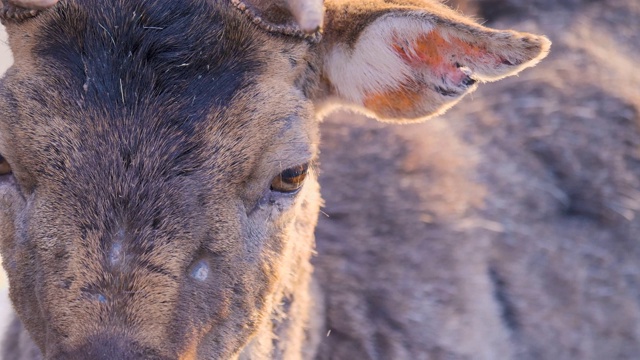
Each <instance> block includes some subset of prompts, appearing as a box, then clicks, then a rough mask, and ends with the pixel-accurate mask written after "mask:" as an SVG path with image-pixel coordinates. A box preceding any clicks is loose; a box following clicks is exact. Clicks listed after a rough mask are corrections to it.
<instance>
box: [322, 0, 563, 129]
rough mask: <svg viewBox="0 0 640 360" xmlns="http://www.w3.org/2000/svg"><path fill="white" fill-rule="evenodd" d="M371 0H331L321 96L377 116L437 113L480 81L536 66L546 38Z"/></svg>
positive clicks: (447, 12)
mask: <svg viewBox="0 0 640 360" xmlns="http://www.w3.org/2000/svg"><path fill="white" fill-rule="evenodd" d="M376 1H377V0H372V1H367V2H366V4H365V5H362V4H360V3H358V2H357V1H356V2H351V3H349V2H346V1H345V2H344V3H338V2H328V3H327V15H326V16H327V21H326V27H325V31H326V34H325V38H324V40H323V46H322V55H321V56H322V61H323V65H322V72H323V78H324V79H326V81H327V82H328V85H329V86H328V88H329V89H330V90H329V92H330V95H331V97H330V99H329V100H331V101H327V102H325V103H329V102H333V103H335V102H336V100H337V101H338V103H340V104H342V105H347V106H354V107H357V108H359V109H360V110H363V111H364V112H365V113H368V114H369V115H373V116H375V117H377V118H379V119H381V120H389V121H393V120H396V121H418V120H423V119H426V118H428V117H430V116H434V115H438V114H441V113H443V112H444V111H445V110H447V109H448V108H450V107H451V106H453V105H454V104H455V103H457V102H458V101H459V100H460V99H461V98H462V97H463V96H464V95H465V94H468V93H470V92H471V91H473V90H475V88H476V83H477V82H487V81H495V80H499V79H502V78H504V77H506V76H509V75H514V74H516V73H518V72H519V71H521V70H522V69H524V68H527V67H531V66H534V65H535V64H537V63H538V62H539V61H540V60H541V59H542V58H544V57H545V56H546V55H547V53H548V52H549V47H550V45H551V42H550V41H549V40H548V39H547V38H546V37H544V36H537V35H532V34H527V33H521V32H516V31H510V30H506V31H500V30H492V29H489V28H486V27H483V26H481V25H478V24H476V23H474V22H473V21H471V20H469V19H467V18H465V17H463V16H461V15H460V14H458V13H457V12H455V11H453V10H451V9H449V8H446V7H445V6H443V5H440V4H432V3H421V5H422V4H425V5H428V8H423V7H416V6H412V5H390V2H389V1H384V2H383V1H380V2H379V3H376ZM372 4H373V5H372ZM323 100H327V99H323ZM321 102H322V101H321Z"/></svg>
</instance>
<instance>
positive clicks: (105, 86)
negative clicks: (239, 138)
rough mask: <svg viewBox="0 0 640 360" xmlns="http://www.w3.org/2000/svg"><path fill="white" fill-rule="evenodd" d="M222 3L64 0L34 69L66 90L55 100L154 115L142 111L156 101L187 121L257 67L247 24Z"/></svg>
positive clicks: (220, 101) (225, 98) (220, 102)
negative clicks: (65, 0) (224, 8)
mask: <svg viewBox="0 0 640 360" xmlns="http://www.w3.org/2000/svg"><path fill="white" fill-rule="evenodd" d="M221 11H224V10H220V9H216V8H215V7H214V5H212V4H210V3H208V2H206V1H199V0H181V1H176V0H174V1H164V2H144V1H95V0H90V1H82V2H80V1H78V2H75V1H69V2H64V3H62V4H60V5H59V6H57V7H56V9H55V12H54V13H52V14H49V16H48V17H46V18H45V19H46V21H47V24H46V26H44V27H42V30H41V32H40V33H39V35H38V37H37V41H36V44H38V46H37V48H36V55H37V57H39V58H40V59H41V61H39V63H38V71H39V73H40V74H41V75H42V78H43V79H45V82H53V83H54V84H53V85H55V86H54V88H57V89H64V90H63V91H66V92H63V93H62V95H63V96H64V97H66V99H63V100H61V99H57V100H56V102H55V104H62V103H64V102H65V100H66V101H67V102H68V104H67V105H69V106H76V104H77V99H82V100H81V106H82V108H83V109H93V110H97V113H99V114H109V115H112V116H113V117H123V116H129V117H132V118H136V119H138V121H144V120H145V119H146V121H157V116H153V117H150V116H145V111H146V110H147V109H151V108H153V109H154V112H161V113H162V115H163V116H162V121H163V122H168V123H172V122H176V123H177V124H178V125H180V126H181V127H187V128H188V127H189V126H188V124H189V123H192V122H197V120H202V119H203V118H204V116H205V115H206V114H207V113H208V112H209V111H210V109H211V108H212V107H224V106H225V105H227V104H228V103H229V102H230V101H231V99H232V97H233V95H234V94H235V92H236V91H237V90H238V89H239V88H241V87H242V86H244V85H247V84H246V83H247V82H249V81H250V79H251V76H250V74H251V73H255V72H257V71H259V70H260V67H261V64H260V62H259V61H258V60H256V56H254V53H255V52H256V44H255V42H254V40H252V37H251V36H248V35H247V33H248V32H249V31H250V30H248V29H247V27H246V24H244V23H243V22H242V21H240V20H239V19H237V18H236V17H233V16H230V14H227V13H224V14H222V13H221ZM223 18H224V21H223ZM94 112H95V111H94ZM154 119H155V120H154ZM70 120H71V119H70ZM83 120H84V121H86V120H87V119H83ZM101 121H103V120H101ZM185 130H186V129H185Z"/></svg>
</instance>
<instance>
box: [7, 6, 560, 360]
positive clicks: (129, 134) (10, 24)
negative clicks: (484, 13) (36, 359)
mask: <svg viewBox="0 0 640 360" xmlns="http://www.w3.org/2000/svg"><path fill="white" fill-rule="evenodd" d="M3 4H4V6H5V8H4V10H3V22H4V24H5V25H6V27H7V30H8V32H9V38H10V45H11V48H12V51H13V54H14V57H15V63H14V65H13V67H12V68H11V69H10V70H9V71H8V72H7V74H6V75H5V77H4V79H3V80H2V83H1V85H0V96H1V98H2V102H0V154H1V156H2V157H0V228H1V229H2V230H1V231H0V245H1V251H2V256H3V261H4V264H5V267H6V270H7V273H8V276H9V281H10V286H11V293H10V295H11V299H12V302H13V304H14V307H15V309H16V311H17V314H18V315H19V318H20V320H21V321H22V323H23V324H24V327H25V328H26V329H27V331H28V333H29V335H30V336H31V338H32V339H33V341H34V342H35V344H37V346H38V348H39V349H40V351H41V352H42V354H43V356H44V358H45V359H115V358H118V359H137V358H145V359H175V358H180V359H195V358H202V359H214V358H215V359H227V358H237V357H240V358H260V357H264V358H300V357H301V356H302V355H301V354H303V349H305V350H304V351H306V352H305V354H306V355H307V356H310V354H312V353H313V349H312V345H313V344H312V342H313V341H312V338H313V336H312V335H309V334H312V333H313V329H309V317H310V316H311V313H312V312H313V311H314V310H313V309H314V307H313V298H312V297H311V295H310V293H311V291H310V287H311V272H312V269H311V265H310V263H309V259H310V257H311V255H312V252H313V230H314V227H315V224H316V218H317V215H318V211H319V207H320V204H321V200H320V196H319V187H318V184H317V181H316V172H315V169H314V166H313V163H314V161H315V159H316V157H317V144H318V123H317V118H318V116H317V114H318V113H320V112H326V111H327V110H328V109H331V108H332V107H334V106H336V105H338V106H347V107H350V108H353V109H356V110H357V111H362V112H365V113H367V114H370V115H373V116H375V117H377V118H378V119H380V120H384V121H393V122H407V121H419V120H423V119H426V118H428V117H430V116H433V115H436V114H440V113H442V112H443V111H444V110H446V109H447V108H448V107H450V106H452V105H453V104H455V103H456V102H457V101H458V100H460V99H461V98H462V97H463V96H464V95H465V94H467V93H469V92H471V91H473V90H474V89H475V87H476V84H477V83H478V82H482V81H493V80H497V79H500V78H503V77H505V76H508V75H512V74H515V73H517V72H518V71H520V70H522V69H524V68H526V67H530V66H533V65H534V64H536V63H537V62H538V61H539V60H540V59H541V58H542V57H544V56H545V55H546V53H547V51H548V49H549V41H548V40H547V39H546V38H544V37H540V36H535V35H531V34H526V33H519V32H514V31H499V30H491V29H488V28H485V27H482V26H480V25H478V24H476V23H474V22H472V21H471V20H469V19H467V18H464V17H462V16H461V15H460V14H458V13H456V12H454V11H452V10H450V9H448V8H446V7H444V6H443V5H441V4H439V3H438V2H435V1H418V0H415V1H414V0H403V1H382V0H380V1H377V0H374V1H362V2H360V1H329V2H327V3H326V4H324V5H323V4H322V3H321V2H319V1H317V0H316V1H308V2H305V1H302V0H290V1H289V2H286V3H285V2H283V3H280V2H277V1H276V2H270V1H263V0H255V1H246V2H240V1H236V0H231V1H230V2H227V1H213V0H210V1H205V0H180V1H177V0H176V1H97V0H84V1H79V0H66V1H63V0H61V1H60V2H59V3H57V4H55V1H45V0H38V1H37V0H30V1H28V0H21V1H17V0H14V2H13V4H9V3H8V2H7V0H4V2H3ZM323 6H324V8H326V9H325V10H323ZM24 9H27V10H24ZM16 14H23V15H24V14H29V16H23V15H16ZM323 16H324V18H323ZM320 25H322V26H320ZM345 180H346V179H345Z"/></svg>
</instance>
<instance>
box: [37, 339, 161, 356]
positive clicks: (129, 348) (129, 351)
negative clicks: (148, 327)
mask: <svg viewBox="0 0 640 360" xmlns="http://www.w3.org/2000/svg"><path fill="white" fill-rule="evenodd" d="M114 359H118V360H134V359H135V360H140V359H147V360H169V359H171V358H169V357H165V356H162V355H160V354H159V353H158V352H157V351H155V350H152V349H147V348H144V347H142V346H140V345H138V344H136V343H135V342H134V341H131V340H129V339H126V338H124V337H122V336H119V335H101V336H96V337H92V338H90V339H89V340H88V341H87V342H86V343H85V344H84V345H83V346H81V347H79V348H77V349H74V350H72V351H70V352H60V353H57V354H55V355H54V356H52V357H50V358H48V360H114Z"/></svg>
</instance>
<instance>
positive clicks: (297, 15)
mask: <svg viewBox="0 0 640 360" xmlns="http://www.w3.org/2000/svg"><path fill="white" fill-rule="evenodd" d="M231 4H233V6H235V7H236V8H237V9H238V10H240V11H242V12H243V13H244V14H245V15H246V16H248V17H249V19H250V20H251V21H252V22H253V23H254V24H256V25H258V26H259V27H261V28H263V29H264V30H266V31H269V32H272V33H279V34H283V35H288V36H296V37H301V38H304V39H307V40H309V41H312V42H318V41H320V39H321V37H322V31H321V28H322V22H323V18H324V1H323V0H231ZM274 9H284V10H286V11H287V12H288V13H290V19H284V18H281V17H279V16H273V10H274ZM276 13H278V14H281V13H282V12H280V11H276Z"/></svg>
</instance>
